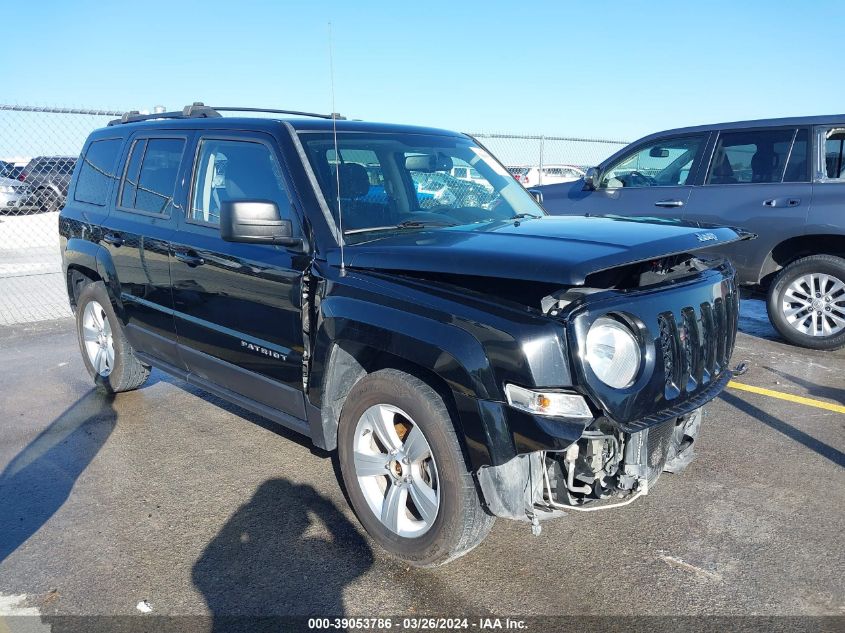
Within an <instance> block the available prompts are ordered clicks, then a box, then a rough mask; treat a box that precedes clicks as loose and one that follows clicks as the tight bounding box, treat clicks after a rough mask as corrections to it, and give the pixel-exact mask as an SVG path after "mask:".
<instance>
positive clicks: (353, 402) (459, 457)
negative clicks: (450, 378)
mask: <svg viewBox="0 0 845 633" xmlns="http://www.w3.org/2000/svg"><path fill="white" fill-rule="evenodd" d="M337 439H338V458H339V463H340V470H341V474H342V476H343V483H344V485H345V487H346V491H347V493H348V495H349V500H350V502H351V505H352V508H353V510H354V511H355V514H356V515H357V516H358V519H359V520H360V521H361V524H362V525H363V526H364V528H365V529H366V530H367V532H368V533H369V535H370V536H371V537H372V538H373V540H375V541H376V542H377V543H378V544H379V545H380V546H381V547H382V548H384V549H385V550H386V551H387V552H389V553H390V554H391V555H393V556H395V557H396V558H398V559H400V560H402V561H404V562H406V563H409V564H411V565H413V566H415V567H435V566H437V565H442V564H444V563H447V562H449V561H450V560H453V559H455V558H457V557H459V556H462V555H464V554H466V553H467V552H469V551H470V550H471V549H473V548H474V547H475V546H477V545H478V544H479V543H481V541H483V540H484V538H485V537H486V536H487V533H488V532H489V531H490V528H491V527H492V526H493V522H494V517H492V516H491V515H489V514H487V513H486V512H485V511H484V508H483V507H482V505H481V501H480V499H479V496H478V492H477V490H476V487H475V482H474V480H473V477H472V475H471V474H470V473H469V471H468V469H467V466H466V462H465V461H464V456H463V453H462V451H461V446H460V443H459V442H458V437H457V435H456V433H455V430H454V425H453V421H452V417H451V415H450V414H449V410H448V409H447V407H446V404H445V402H444V401H443V398H441V397H440V395H439V394H438V393H437V392H436V391H435V390H434V389H432V388H431V386H429V385H428V384H427V383H425V382H423V381H422V380H420V379H419V378H417V377H415V376H412V375H411V374H407V373H405V372H402V371H398V370H395V369H383V370H380V371H377V372H374V373H372V374H369V375H367V376H365V377H364V378H362V379H361V380H360V381H359V382H358V383H357V384H356V385H355V386H354V387H353V388H352V391H351V392H350V394H349V397H348V398H347V399H346V402H345V403H344V405H343V410H342V411H341V415H340V425H339V427H338V438H337ZM368 469H369V470H368ZM382 469H383V472H382ZM397 491H398V492H397ZM403 495H404V496H403ZM394 499H396V500H397V501H396V503H395V504H394V507H395V508H398V509H397V510H393V511H391V508H390V505H391V502H392V500H394ZM397 515H399V518H397Z"/></svg>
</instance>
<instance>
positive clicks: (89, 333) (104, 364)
mask: <svg viewBox="0 0 845 633" xmlns="http://www.w3.org/2000/svg"><path fill="white" fill-rule="evenodd" d="M82 342H83V344H84V345H85V351H86V353H87V354H88V360H89V361H91V365H92V366H93V367H94V371H96V372H97V373H98V374H99V375H100V376H102V377H103V378H105V377H106V376H108V375H109V374H111V372H112V369H113V368H114V337H112V331H111V325H109V320H108V317H107V316H106V311H105V310H104V309H103V306H101V305H100V304H99V303H98V302H96V301H90V302H88V304H87V305H86V306H85V309H84V310H83V312H82Z"/></svg>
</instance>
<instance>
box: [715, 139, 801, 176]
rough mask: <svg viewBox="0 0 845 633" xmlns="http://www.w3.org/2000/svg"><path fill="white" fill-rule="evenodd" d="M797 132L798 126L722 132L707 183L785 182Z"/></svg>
mask: <svg viewBox="0 0 845 633" xmlns="http://www.w3.org/2000/svg"><path fill="white" fill-rule="evenodd" d="M794 136H795V130H794V129H781V130H751V131H740V132H724V133H722V134H720V135H719V142H718V143H716V150H715V151H714V152H713V160H712V161H710V172H709V173H708V174H707V181H706V184H708V185H732V184H737V183H770V182H781V179H782V177H783V174H784V167H785V166H786V158H787V156H788V155H789V148H790V146H791V145H792V138H793V137H794Z"/></svg>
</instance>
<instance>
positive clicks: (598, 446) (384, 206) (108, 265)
mask: <svg viewBox="0 0 845 633" xmlns="http://www.w3.org/2000/svg"><path fill="white" fill-rule="evenodd" d="M220 110H225V109H222V108H220V109H212V108H209V107H206V106H203V105H202V104H194V105H193V106H189V107H187V108H185V109H184V110H183V111H182V112H174V113H164V114H157V115H147V116H144V115H138V114H136V113H130V114H128V115H125V116H124V117H123V118H122V119H121V120H117V121H114V122H113V123H112V124H111V125H110V126H109V127H107V128H104V129H101V130H97V131H95V132H94V133H92V134H91V136H90V138H89V139H88V141H87V142H86V144H85V146H84V148H83V150H82V155H81V158H80V160H79V161H78V163H77V167H76V169H75V171H74V175H73V180H72V183H71V186H70V192H69V195H68V198H67V203H66V205H65V207H64V209H63V210H62V212H61V215H60V223H59V231H60V234H61V249H62V256H63V261H64V270H65V272H66V275H67V287H68V293H69V296H70V302H71V305H72V307H73V308H74V311H75V313H76V322H77V330H78V334H79V342H80V347H81V351H82V357H83V359H84V363H85V365H86V367H87V368H88V371H89V372H90V373H91V375H92V376H93V378H94V380H95V381H96V383H97V384H98V385H100V387H101V388H103V389H105V390H107V391H109V392H121V391H127V390H130V389H135V388H137V387H140V386H141V385H142V384H143V383H144V381H145V380H146V378H147V376H148V375H149V372H150V368H151V367H153V366H154V367H158V368H160V369H162V370H164V371H166V372H168V373H170V374H173V375H175V376H178V377H180V378H182V379H183V380H185V381H187V382H189V383H191V384H194V385H197V386H199V387H201V388H203V389H205V390H207V391H208V392H211V393H213V394H217V395H218V396H221V397H223V398H225V399H228V400H230V401H231V402H234V403H236V404H238V405H240V406H241V407H244V408H246V409H249V410H252V411H255V412H257V413H259V414H261V415H263V416H266V417H267V418H269V419H271V420H273V421H275V422H277V423H279V424H281V425H283V426H285V427H288V428H290V429H295V430H296V431H299V432H301V433H303V434H305V435H307V436H309V437H310V438H311V440H312V441H313V443H314V444H315V445H316V446H318V447H320V448H322V449H325V450H327V451H334V450H337V451H338V461H339V465H340V470H341V472H342V476H343V483H344V484H345V488H346V490H347V492H348V496H349V499H350V501H351V504H352V506H353V508H354V510H355V512H356V514H357V516H358V518H359V519H360V521H361V523H362V524H363V526H364V527H365V528H366V530H367V531H368V532H369V534H370V535H371V536H372V537H373V538H374V539H375V540H376V541H377V542H378V543H379V544H380V545H381V546H383V547H384V548H385V549H386V550H388V551H389V552H391V553H392V554H393V555H395V556H397V557H399V558H401V559H403V560H405V561H407V562H409V563H411V564H413V565H418V566H432V565H437V564H440V563H444V562H446V561H448V560H450V559H453V558H455V557H457V556H460V555H461V554H464V553H465V552H467V551H469V550H470V549H471V548H472V547H474V546H475V545H477V544H478V543H479V542H481V540H482V539H483V538H484V537H485V535H486V534H487V532H488V531H489V529H490V527H491V525H492V523H493V520H494V517H496V516H499V517H507V518H511V519H519V520H524V521H528V522H529V523H530V524H531V525H532V528H533V530H534V532H535V533H536V532H537V531H539V529H540V524H539V520H540V519H543V518H548V517H551V516H557V515H560V514H563V513H565V512H566V511H569V510H572V511H575V510H578V511H587V510H593V509H601V508H608V507H612V506H616V505H623V504H626V503H628V502H630V501H632V500H633V499H635V498H636V497H638V496H640V495H643V494H646V493H647V492H648V491H649V489H650V488H651V486H652V485H653V484H654V482H655V481H656V479H657V477H658V475H659V474H660V472H661V471H663V470H670V471H677V470H680V469H681V468H683V467H684V466H686V464H687V463H688V462H689V460H690V459H691V457H692V445H693V441H694V440H695V438H696V436H697V434H698V430H699V425H700V421H701V407H702V405H704V404H705V403H706V402H708V401H709V400H711V399H712V398H713V397H714V396H716V394H718V393H719V391H720V390H721V389H722V388H723V387H724V386H725V384H726V382H727V381H728V379H729V378H730V376H731V372H730V370H729V369H728V362H729V359H730V356H731V351H732V349H733V345H734V338H735V334H736V327H737V311H738V307H739V297H738V295H737V288H736V285H735V280H734V270H733V268H732V267H731V265H730V264H729V263H728V262H726V261H722V260H718V259H712V258H702V256H693V255H691V254H690V253H691V252H692V251H697V250H698V249H701V248H704V247H707V246H711V245H716V244H718V245H721V244H725V243H728V242H731V241H736V240H739V239H743V238H746V237H748V235H747V234H744V233H742V232H741V231H738V230H735V229H730V228H712V229H711V228H708V229H702V228H701V227H698V226H691V225H689V226H688V225H685V224H683V223H681V222H668V221H667V222H662V223H654V222H646V221H642V220H636V219H611V218H588V217H587V218H585V217H550V216H547V215H546V214H545V213H544V212H543V210H542V209H541V208H540V207H539V206H538V205H537V203H536V202H535V200H534V199H533V198H532V196H531V195H530V194H529V193H528V192H527V191H525V189H523V188H522V186H521V185H520V184H519V183H517V182H516V181H515V180H514V179H513V178H512V177H511V176H510V174H509V173H508V172H507V170H506V169H505V168H504V167H503V166H502V165H501V164H500V163H499V162H497V161H496V160H495V159H494V158H493V157H492V156H491V155H490V154H489V153H488V152H487V151H486V150H485V149H484V148H483V147H482V146H480V145H479V144H478V143H476V142H475V141H474V140H473V139H472V138H470V137H468V136H465V135H463V134H456V133H453V132H446V131H443V130H435V129H427V128H419V127H408V126H404V125H402V126H400V125H383V124H375V123H364V122H359V121H346V120H339V119H340V117H338V116H337V115H327V116H324V117H322V118H321V117H320V116H319V115H313V116H310V117H305V116H290V115H292V114H295V115H300V114H302V113H283V112H281V111H274V112H276V113H277V118H273V119H269V118H236V117H223V116H221V115H220ZM454 167H469V168H472V169H474V170H476V171H477V172H478V173H479V174H481V176H482V177H483V179H484V180H485V181H486V184H485V188H486V189H487V191H488V192H489V195H488V196H476V197H475V198H474V200H475V203H474V204H473V205H472V206H460V205H463V204H467V203H465V202H462V201H465V200H467V196H464V195H462V192H461V191H449V192H445V193H444V192H443V191H439V190H438V191H436V192H435V191H430V190H428V189H430V188H428V189H427V188H425V187H422V186H420V185H419V184H418V183H421V182H425V181H426V179H425V177H424V176H425V175H426V174H432V173H443V174H448V173H449V172H450V170H451V169H453V168H454ZM443 180H444V182H447V183H448V184H447V186H448V187H455V188H459V187H461V186H464V184H465V183H463V181H461V180H459V179H443ZM280 511H281V509H280Z"/></svg>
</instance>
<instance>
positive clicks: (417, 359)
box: [308, 296, 514, 467]
mask: <svg viewBox="0 0 845 633" xmlns="http://www.w3.org/2000/svg"><path fill="white" fill-rule="evenodd" d="M400 324H401V330H400V329H399V325H400ZM346 348H350V349H361V348H363V349H366V350H368V351H369V352H376V353H379V352H383V353H386V354H390V355H392V356H394V357H397V358H400V359H403V360H405V361H407V362H409V363H412V364H414V365H416V366H418V367H421V368H422V369H424V370H426V371H427V372H431V373H432V374H435V375H436V376H437V377H438V378H439V379H440V380H442V381H443V382H444V383H445V384H446V385H448V387H449V389H450V390H451V391H452V395H453V399H454V401H455V402H456V406H457V408H458V411H457V415H458V418H459V421H458V424H459V427H460V428H456V432H457V433H458V434H459V436H462V439H463V441H464V446H465V447H466V448H467V452H468V456H469V458H470V462H471V464H472V465H473V467H478V466H480V465H482V464H489V463H491V461H498V459H497V458H496V457H495V455H497V454H502V455H503V457H502V458H504V455H512V454H513V450H514V449H513V445H512V443H511V440H510V434H509V433H508V432H507V426H506V423H505V420H504V419H503V418H501V417H499V418H498V423H497V424H490V420H489V419H485V418H486V417H489V416H484V417H483V416H480V415H477V414H473V413H474V412H473V411H472V410H470V411H464V409H465V408H467V404H466V403H468V402H471V403H474V402H476V401H477V400H478V399H490V398H495V397H497V395H496V394H497V390H498V387H497V386H496V381H495V378H494V374H493V369H492V367H491V366H490V363H489V360H488V357H487V355H486V354H485V352H484V348H483V346H482V344H481V342H480V341H478V340H477V339H476V338H475V337H473V336H472V334H470V333H469V332H466V331H465V330H462V329H460V328H459V327H456V326H455V325H452V324H449V323H445V322H441V321H437V320H435V319H432V318H426V317H424V316H422V315H419V314H412V313H409V312H406V311H400V310H397V309H396V308H391V307H388V306H384V305H379V304H374V303H372V302H370V301H366V300H363V299H356V298H352V297H348V296H338V297H329V298H327V299H325V300H323V302H322V304H321V315H320V317H319V319H318V328H317V333H316V337H315V345H314V356H313V358H312V363H311V372H310V380H309V392H308V399H309V401H310V403H311V404H312V405H314V406H315V407H318V408H319V409H320V410H321V411H322V426H323V428H322V436H323V438H324V442H323V444H324V446H325V448H328V449H332V448H334V445H335V441H336V439H335V438H336V431H337V423H338V421H339V418H340V407H339V406H338V403H336V402H334V401H330V400H331V398H330V397H328V396H327V395H326V391H327V390H328V391H329V392H332V393H333V392H334V391H336V390H337V389H336V388H334V387H333V386H332V385H328V381H329V379H330V376H332V369H333V364H338V363H341V364H343V365H344V369H343V370H342V371H344V372H346V373H347V376H346V377H341V378H340V381H341V382H344V383H345V386H344V387H343V388H342V389H341V391H342V392H343V391H345V392H347V393H348V390H349V389H350V388H351V387H352V384H354V381H357V379H358V378H360V375H361V373H360V372H359V373H358V374H357V375H356V372H355V370H354V369H352V370H349V369H348V364H349V363H348V359H349V354H348V353H347V352H341V353H338V351H337V350H339V349H346ZM341 355H342V356H343V357H344V358H346V359H347V362H345V363H344V362H343V361H339V360H338V358H339V356H341ZM334 369H335V370H337V371H341V370H340V369H339V365H338V366H337V367H334ZM349 374H351V375H349ZM470 409H472V408H470Z"/></svg>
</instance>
